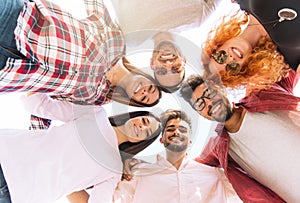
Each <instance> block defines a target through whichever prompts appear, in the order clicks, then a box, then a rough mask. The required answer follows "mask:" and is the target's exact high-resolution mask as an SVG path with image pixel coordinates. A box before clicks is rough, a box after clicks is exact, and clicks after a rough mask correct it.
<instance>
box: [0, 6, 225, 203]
mask: <svg viewBox="0 0 300 203" xmlns="http://www.w3.org/2000/svg"><path fill="white" fill-rule="evenodd" d="M52 1H53V2H55V3H57V4H59V5H61V6H62V7H63V8H65V9H68V10H69V11H71V12H72V13H74V14H75V15H76V16H77V17H83V16H84V11H82V8H84V6H83V3H82V2H81V0H64V1H61V0H52ZM229 2H230V1H229V0H224V1H223V3H221V6H220V7H219V8H218V9H217V12H215V14H214V15H213V16H211V18H210V20H208V21H207V22H205V23H204V24H203V25H202V26H201V27H200V28H197V29H194V30H189V31H186V32H183V33H181V34H182V36H185V37H186V38H188V39H189V40H191V41H193V42H194V43H195V44H196V45H197V46H199V47H201V43H202V42H203V41H204V39H205V34H206V33H207V32H208V31H209V27H210V26H211V24H212V22H214V20H215V19H217V17H218V16H221V15H222V14H223V13H224V11H226V10H228V9H229V7H228V3H229ZM70 5H72V6H70ZM147 57H148V58H147ZM199 57H200V54H199ZM132 58H133V60H134V58H139V59H140V60H135V63H136V64H137V65H138V64H141V65H144V66H145V64H143V63H144V62H145V61H146V62H149V53H148V55H147V54H146V55H145V56H139V57H137V56H135V55H133V56H132ZM143 59H144V60H143ZM187 68H189V69H190V70H191V73H193V72H198V71H199V70H195V67H189V66H188V67H187ZM21 94H24V93H9V94H5V95H1V96H0V97H1V99H0V112H1V113H2V114H1V116H0V128H2V129H3V128H18V129H28V124H29V114H28V113H27V112H25V111H24V110H23V108H22V104H21V103H20V102H19V96H20V95H21ZM105 108H106V109H107V112H108V114H109V115H114V114H119V113H122V111H128V110H130V111H131V110H141V109H139V108H134V107H127V106H124V105H120V104H117V103H112V104H109V105H107V106H106V107H105ZM169 108H173V109H183V110H185V111H186V112H187V113H188V114H189V116H191V117H192V120H193V136H194V137H195V138H194V140H193V145H192V147H191V150H190V151H189V155H190V156H191V157H195V156H197V155H198V154H199V153H200V152H201V150H202V147H203V146H204V144H205V142H206V140H207V138H208V136H211V135H213V129H214V127H213V126H212V123H211V122H209V121H207V120H204V119H203V118H201V117H200V116H198V115H197V114H196V113H195V112H194V111H193V110H192V109H191V108H190V107H189V106H188V105H186V103H185V102H184V101H183V100H182V99H181V98H179V97H178V96H177V95H176V94H175V95H170V94H165V93H164V94H163V97H162V100H161V102H160V103H159V104H158V105H157V106H155V107H153V108H148V109H144V108H143V109H142V110H150V111H152V112H154V113H157V114H159V113H161V112H162V111H164V110H166V109H169ZM162 151H163V148H162V146H161V144H160V143H159V142H157V143H154V144H153V146H150V147H149V149H147V150H146V152H144V153H142V154H141V158H145V155H149V154H150V155H154V154H156V153H160V152H162ZM146 158H149V157H146ZM150 158H153V157H150ZM64 202H67V201H66V200H65V198H62V199H61V200H59V201H57V202H56V203H64Z"/></svg>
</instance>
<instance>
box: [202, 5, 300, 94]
mask: <svg viewBox="0 0 300 203" xmlns="http://www.w3.org/2000/svg"><path fill="white" fill-rule="evenodd" d="M238 2H239V4H240V7H241V10H238V11H237V12H236V13H234V14H233V15H230V16H225V17H224V18H223V21H222V22H221V23H220V24H219V25H218V26H217V27H216V28H215V29H213V30H212V31H211V33H210V35H209V37H208V39H207V40H206V42H205V45H204V50H203V52H204V54H206V57H203V58H204V59H205V60H204V67H205V74H204V76H205V77H206V78H214V76H216V75H218V76H219V75H220V77H221V80H222V82H223V84H224V85H225V86H227V87H231V88H235V87H239V86H246V85H247V86H251V87H254V88H258V89H262V88H266V87H268V86H269V85H270V84H273V83H275V82H278V81H280V80H281V79H282V78H284V77H286V76H287V75H288V72H289V71H290V68H292V69H293V70H294V71H296V70H297V67H298V65H299V63H300V58H299V56H300V54H299V53H300V52H299V47H300V46H299V45H300V44H299V42H300V41H299V37H298V35H297V33H298V32H299V25H300V20H299V17H297V13H299V12H300V3H299V1H279V0H276V1H274V0H266V1H259V0H252V1H247V0H241V1H240V0H238ZM245 11H246V12H247V13H246V12H245ZM286 30H289V32H288V33H287V32H286ZM207 58H208V59H207Z"/></svg>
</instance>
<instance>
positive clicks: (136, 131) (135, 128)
mask: <svg viewBox="0 0 300 203" xmlns="http://www.w3.org/2000/svg"><path fill="white" fill-rule="evenodd" d="M134 131H135V134H136V135H138V129H137V127H136V126H134Z"/></svg>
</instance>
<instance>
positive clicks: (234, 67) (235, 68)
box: [211, 50, 242, 75]
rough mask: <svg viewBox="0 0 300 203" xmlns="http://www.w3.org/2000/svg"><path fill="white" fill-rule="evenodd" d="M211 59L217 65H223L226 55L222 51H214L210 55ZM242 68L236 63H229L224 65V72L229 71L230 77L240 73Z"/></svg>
mask: <svg viewBox="0 0 300 203" xmlns="http://www.w3.org/2000/svg"><path fill="white" fill-rule="evenodd" d="M211 56H212V57H213V59H214V60H215V61H216V62H217V63H218V64H223V63H225V61H226V60H227V58H228V54H227V52H226V51H224V50H220V51H216V50H214V51H213V53H212V55H211ZM241 70H242V66H241V65H240V64H239V63H237V62H234V61H232V62H230V63H228V64H226V71H230V72H231V75H237V74H238V73H239V72H241Z"/></svg>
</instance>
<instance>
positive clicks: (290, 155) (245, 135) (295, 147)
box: [229, 111, 300, 203]
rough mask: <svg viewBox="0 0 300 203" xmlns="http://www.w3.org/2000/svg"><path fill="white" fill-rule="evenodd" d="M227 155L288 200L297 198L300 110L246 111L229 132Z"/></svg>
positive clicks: (290, 201)
mask: <svg viewBox="0 0 300 203" xmlns="http://www.w3.org/2000/svg"><path fill="white" fill-rule="evenodd" d="M230 137H231V141H230V152H229V154H230V156H231V157H232V158H233V159H234V160H235V161H236V162H237V163H238V164H239V165H240V166H241V167H242V168H243V169H244V170H245V171H246V172H247V173H249V174H250V175H251V176H252V177H253V178H254V179H256V180H257V181H258V182H260V183H262V184H263V185H265V186H267V187H268V188H270V189H271V190H273V191H274V192H275V193H276V194H278V195H279V196H280V197H282V198H283V199H284V200H285V201H287V202H289V203H293V202H295V203H298V202H300V193H299V188H300V175H299V171H300V162H299V154H300V112H293V111H272V112H264V113H250V112H247V113H246V115H245V117H244V121H243V123H242V126H241V128H240V130H239V131H238V132H237V133H231V134H230Z"/></svg>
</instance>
